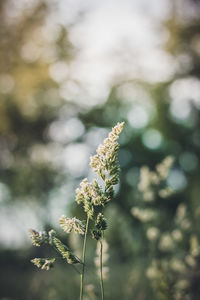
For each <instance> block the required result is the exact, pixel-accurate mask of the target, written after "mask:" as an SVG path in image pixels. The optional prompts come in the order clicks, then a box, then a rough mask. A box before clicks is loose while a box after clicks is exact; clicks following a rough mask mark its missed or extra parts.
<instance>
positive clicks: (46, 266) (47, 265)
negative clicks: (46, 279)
mask: <svg viewBox="0 0 200 300" xmlns="http://www.w3.org/2000/svg"><path fill="white" fill-rule="evenodd" d="M54 261H55V258H51V259H48V258H34V259H32V260H31V262H32V263H33V264H34V265H35V266H36V267H38V268H39V269H42V270H46V271H49V270H50V269H51V268H53V263H54Z"/></svg>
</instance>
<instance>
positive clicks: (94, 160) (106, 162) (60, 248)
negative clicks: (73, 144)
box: [29, 122, 124, 300]
mask: <svg viewBox="0 0 200 300" xmlns="http://www.w3.org/2000/svg"><path fill="white" fill-rule="evenodd" d="M123 126H124V122H122V123H118V124H117V125H116V126H115V127H114V128H112V131H111V132H110V133H109V135H108V137H107V138H106V139H105V140H104V142H103V144H101V145H100V146H99V147H98V148H97V151H96V154H95V155H94V156H92V157H91V159H90V166H91V168H92V170H93V171H94V172H95V173H96V174H97V175H98V176H99V177H100V178H101V180H102V181H103V186H101V185H100V184H99V183H98V181H97V180H96V179H94V180H93V181H92V182H89V181H88V179H87V178H85V179H83V180H82V182H81V183H80V187H79V188H77V189H76V202H77V204H78V205H81V206H82V207H83V209H84V211H85V213H86V220H84V221H81V220H79V219H77V218H76V217H74V218H68V217H66V216H64V215H63V216H61V218H60V220H59V223H60V226H61V227H62V229H63V230H64V232H65V233H67V234H69V233H71V232H75V233H77V234H79V235H81V236H83V249H82V257H81V258H78V257H77V256H76V255H74V254H73V253H72V251H71V250H70V249H69V247H68V246H67V245H65V244H64V243H63V242H62V241H61V240H60V239H59V238H58V237H57V234H56V232H55V231H54V230H50V231H49V232H48V233H47V232H45V231H44V232H37V231H35V230H33V229H30V230H29V233H30V237H31V239H32V243H33V245H34V246H37V247H40V246H42V245H44V244H49V245H50V246H52V247H53V248H54V249H55V251H56V252H58V254H59V255H60V256H61V257H62V258H63V260H64V261H65V262H66V263H68V264H70V265H72V266H74V268H75V269H76V270H77V271H78V272H79V270H78V269H77V268H76V266H75V265H81V271H80V272H79V273H80V300H82V299H83V285H84V274H85V265H86V261H85V254H86V244H87V237H88V234H89V223H91V224H90V227H91V228H92V230H91V232H90V233H91V236H92V238H93V239H95V240H96V241H98V243H99V245H100V249H99V274H100V287H101V299H102V300H103V299H104V286H103V237H104V231H105V230H106V229H107V221H106V218H105V216H104V208H105V206H106V205H107V204H108V203H109V202H110V201H111V200H112V198H113V196H114V185H116V184H117V183H118V182H119V171H120V167H119V163H118V159H117V150H118V148H119V144H118V142H117V140H118V138H119V134H120V133H121V131H122V130H123ZM31 262H32V263H33V264H34V265H36V266H37V267H38V268H40V269H43V270H47V271H48V270H50V269H51V268H52V267H53V264H54V262H55V258H35V259H32V260H31Z"/></svg>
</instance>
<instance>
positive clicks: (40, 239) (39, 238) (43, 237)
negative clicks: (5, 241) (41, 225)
mask: <svg viewBox="0 0 200 300" xmlns="http://www.w3.org/2000/svg"><path fill="white" fill-rule="evenodd" d="M29 234H30V238H31V240H32V244H33V245H34V246H37V247H40V246H41V245H42V244H45V243H48V235H47V233H46V231H40V232H37V231H36V230H34V229H29Z"/></svg>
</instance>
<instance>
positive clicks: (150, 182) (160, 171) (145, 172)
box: [138, 156, 174, 202]
mask: <svg viewBox="0 0 200 300" xmlns="http://www.w3.org/2000/svg"><path fill="white" fill-rule="evenodd" d="M173 161H174V159H173V157H171V156H168V157H166V158H165V159H164V160H163V161H162V162H161V163H160V164H158V165H157V166H156V171H154V172H152V171H150V170H149V168H148V167H147V166H143V167H142V168H141V172H140V182H139V184H138V189H139V191H140V192H141V193H142V195H143V199H144V201H147V202H148V201H149V202H150V201H153V200H154V198H155V187H158V195H159V196H160V197H161V198H167V197H169V196H170V195H171V194H172V190H171V189H170V188H169V187H168V186H166V187H164V188H159V185H160V184H161V182H163V181H164V180H166V179H167V176H168V174H169V171H170V168H171V166H172V164H173Z"/></svg>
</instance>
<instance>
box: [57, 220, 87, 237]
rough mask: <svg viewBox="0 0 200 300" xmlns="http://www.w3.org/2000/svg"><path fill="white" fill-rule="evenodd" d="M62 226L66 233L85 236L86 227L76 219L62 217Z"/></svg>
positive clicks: (60, 221)
mask: <svg viewBox="0 0 200 300" xmlns="http://www.w3.org/2000/svg"><path fill="white" fill-rule="evenodd" d="M59 223H60V226H61V227H62V229H63V230H64V231H65V232H66V233H70V232H72V230H73V231H74V232H75V233H78V234H82V235H84V232H85V226H84V225H83V223H82V222H81V221H80V220H78V219H76V218H67V217H66V216H62V217H61V218H60V219H59Z"/></svg>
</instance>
